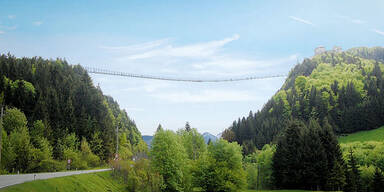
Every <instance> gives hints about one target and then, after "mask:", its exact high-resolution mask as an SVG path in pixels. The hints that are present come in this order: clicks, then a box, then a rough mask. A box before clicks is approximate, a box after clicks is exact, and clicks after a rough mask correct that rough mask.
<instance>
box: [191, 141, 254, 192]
mask: <svg viewBox="0 0 384 192" xmlns="http://www.w3.org/2000/svg"><path fill="white" fill-rule="evenodd" d="M192 173H193V178H194V184H195V185H196V186H198V187H199V188H200V189H201V190H202V191H209V192H215V191H239V190H241V189H243V188H244V187H245V185H246V184H245V182H246V175H245V171H244V170H243V166H242V155H241V147H240V145H238V144H237V143H228V141H225V140H222V139H220V140H218V141H216V142H214V143H211V144H210V145H209V146H208V153H207V155H203V156H201V157H200V158H199V160H198V161H197V162H196V166H195V168H194V170H193V172H192Z"/></svg>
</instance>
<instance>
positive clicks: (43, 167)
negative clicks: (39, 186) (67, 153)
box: [39, 159, 66, 172]
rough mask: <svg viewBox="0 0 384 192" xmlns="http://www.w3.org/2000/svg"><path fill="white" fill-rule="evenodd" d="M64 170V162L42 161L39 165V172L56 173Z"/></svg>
mask: <svg viewBox="0 0 384 192" xmlns="http://www.w3.org/2000/svg"><path fill="white" fill-rule="evenodd" d="M65 169H66V162H65V161H57V160H54V159H44V160H42V161H41V162H40V163H39V171H41V172H56V171H62V170H65Z"/></svg>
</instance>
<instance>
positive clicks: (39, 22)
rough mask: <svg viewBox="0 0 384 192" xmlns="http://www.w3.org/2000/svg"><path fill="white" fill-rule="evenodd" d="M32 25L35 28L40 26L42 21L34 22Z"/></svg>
mask: <svg viewBox="0 0 384 192" xmlns="http://www.w3.org/2000/svg"><path fill="white" fill-rule="evenodd" d="M32 24H33V25H35V26H40V25H42V24H43V22H42V21H34V22H33V23H32Z"/></svg>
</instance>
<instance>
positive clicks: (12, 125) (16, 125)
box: [3, 108, 27, 133]
mask: <svg viewBox="0 0 384 192" xmlns="http://www.w3.org/2000/svg"><path fill="white" fill-rule="evenodd" d="M25 127H27V118H26V117H25V115H24V113H23V112H21V111H20V110H19V109H17V108H7V109H6V110H5V114H4V117H3V128H4V130H5V131H6V132H7V133H11V132H12V131H14V130H16V131H18V130H21V129H23V128H25Z"/></svg>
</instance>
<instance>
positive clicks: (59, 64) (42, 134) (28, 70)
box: [0, 55, 141, 172]
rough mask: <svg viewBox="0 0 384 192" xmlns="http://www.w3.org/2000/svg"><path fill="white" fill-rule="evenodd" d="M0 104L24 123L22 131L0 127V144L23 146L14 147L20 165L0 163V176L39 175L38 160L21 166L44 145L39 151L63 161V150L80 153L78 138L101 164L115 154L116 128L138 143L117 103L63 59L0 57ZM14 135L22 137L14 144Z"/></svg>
mask: <svg viewBox="0 0 384 192" xmlns="http://www.w3.org/2000/svg"><path fill="white" fill-rule="evenodd" d="M1 105H3V106H5V107H6V108H8V109H10V108H17V109H20V110H21V111H22V112H23V113H24V114H25V116H26V120H27V121H26V122H27V124H26V125H23V126H22V127H25V129H26V130H25V129H22V130H25V131H24V132H20V130H19V129H16V128H15V126H13V125H12V124H9V125H8V127H7V126H6V125H5V124H4V130H5V133H4V134H3V137H4V139H3V146H11V143H9V142H12V140H13V141H14V143H19V144H20V146H26V147H25V148H22V147H19V148H20V150H24V152H23V154H26V156H25V158H23V159H24V161H23V166H19V165H21V164H22V163H20V162H14V161H19V160H20V158H15V159H6V160H3V161H1V163H2V165H0V172H1V169H5V170H6V171H8V172H11V171H12V170H14V171H16V170H20V171H23V172H33V171H39V170H37V169H38V168H36V167H41V165H39V164H40V163H41V162H39V161H38V160H36V162H33V163H34V164H37V165H34V166H33V167H32V168H30V169H27V168H26V167H28V165H31V163H32V162H31V161H30V160H31V159H33V158H35V157H36V156H37V155H35V154H36V153H37V150H36V149H42V148H44V146H47V147H45V149H46V151H48V152H49V153H52V154H53V157H52V158H54V159H59V160H66V159H67V158H69V157H65V156H69V155H70V154H69V152H68V150H67V153H66V154H64V151H65V149H68V148H71V149H73V150H74V151H76V150H80V141H82V140H83V139H84V140H86V141H89V147H87V145H84V147H85V148H83V149H84V150H85V149H87V148H91V149H92V152H93V153H95V154H96V155H97V156H99V157H100V158H101V159H102V160H107V159H108V158H110V157H112V155H113V153H114V150H115V147H114V146H115V143H116V139H115V138H116V137H115V135H116V126H119V131H120V133H122V134H121V135H124V136H125V137H126V141H129V143H130V144H131V145H136V144H138V143H139V142H140V141H141V134H140V132H139V131H138V129H137V128H136V125H135V123H134V122H133V121H132V120H131V119H130V118H129V117H128V115H127V113H126V112H125V111H124V110H121V109H120V107H119V105H118V104H117V102H116V101H114V100H113V98H112V97H109V96H105V95H103V93H102V91H101V89H100V88H99V87H96V86H94V85H93V82H92V79H91V77H90V76H89V75H88V73H87V71H86V70H84V69H83V68H82V67H81V66H80V65H69V64H68V63H67V62H66V61H65V60H61V59H57V60H46V59H43V58H40V57H34V58H16V57H14V56H12V55H0V106H1ZM15 113H17V112H15ZM14 119H15V118H14ZM36 125H39V126H36ZM36 127H37V128H36ZM15 131H16V132H20V133H16V132H15ZM17 134H19V135H20V134H21V135H24V136H25V138H26V139H25V140H23V141H17V139H15V138H17V137H18V136H16V135H17ZM4 135H5V136H4ZM12 135H15V136H12ZM72 135H74V136H72ZM7 136H8V138H7ZM66 138H67V140H66ZM29 141H31V142H29ZM40 141H41V142H40ZM7 142H8V143H9V144H7ZM32 145H33V146H32ZM51 147H52V149H51ZM3 150H5V152H8V153H9V154H11V153H12V152H15V153H18V154H19V155H20V154H21V153H19V152H17V151H12V150H18V149H15V146H13V149H12V147H9V148H8V149H3ZM7 150H8V151H7ZM3 152H4V151H3ZM34 153H35V154H34ZM43 153H45V152H43ZM18 154H16V155H18ZM72 156H73V155H72ZM8 157H11V155H8ZM2 158H5V157H4V155H3V157H2ZM50 158H51V157H49V158H47V159H50ZM6 162H7V164H6ZM49 162H51V161H49ZM29 167H31V166H29ZM32 169H34V170H32Z"/></svg>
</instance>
